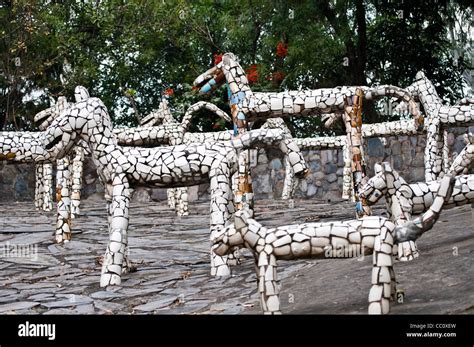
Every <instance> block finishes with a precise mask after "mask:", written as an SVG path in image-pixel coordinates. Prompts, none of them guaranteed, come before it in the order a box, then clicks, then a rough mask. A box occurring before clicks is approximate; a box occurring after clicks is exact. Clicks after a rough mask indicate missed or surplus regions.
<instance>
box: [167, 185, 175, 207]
mask: <svg viewBox="0 0 474 347" xmlns="http://www.w3.org/2000/svg"><path fill="white" fill-rule="evenodd" d="M166 195H167V197H168V206H169V207H170V208H176V188H168V189H167V190H166Z"/></svg>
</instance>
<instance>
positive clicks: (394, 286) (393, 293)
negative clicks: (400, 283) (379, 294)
mask: <svg viewBox="0 0 474 347" xmlns="http://www.w3.org/2000/svg"><path fill="white" fill-rule="evenodd" d="M389 271H390V280H391V283H390V284H391V286H392V288H391V294H390V301H395V300H397V279H396V278H395V271H394V270H393V266H392V267H390V268H389Z"/></svg>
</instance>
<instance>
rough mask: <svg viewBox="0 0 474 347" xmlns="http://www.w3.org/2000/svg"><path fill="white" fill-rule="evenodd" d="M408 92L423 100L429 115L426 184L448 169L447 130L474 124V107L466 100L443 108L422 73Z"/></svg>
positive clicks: (408, 88) (422, 103)
mask: <svg viewBox="0 0 474 347" xmlns="http://www.w3.org/2000/svg"><path fill="white" fill-rule="evenodd" d="M406 90H407V91H408V92H409V93H410V94H411V95H412V96H413V97H414V98H415V99H419V100H420V103H421V105H422V106H423V109H424V111H425V114H426V119H425V127H426V130H427V141H426V148H425V181H426V182H429V181H433V180H436V179H437V178H438V177H439V176H440V174H441V173H442V172H443V171H447V170H448V169H449V158H448V157H449V148H448V144H447V129H446V128H447V127H449V126H451V127H452V126H466V125H471V124H474V104H472V103H470V102H468V101H469V100H466V101H465V102H462V103H461V104H458V105H444V104H443V100H442V99H441V98H440V97H439V95H438V93H437V92H436V89H435V86H434V84H433V83H432V82H431V81H430V80H429V79H428V78H427V77H426V75H425V74H424V72H422V71H419V72H418V73H417V74H416V76H415V82H414V83H413V84H412V85H410V86H408V87H407V88H406Z"/></svg>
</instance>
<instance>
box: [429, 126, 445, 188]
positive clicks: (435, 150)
mask: <svg viewBox="0 0 474 347" xmlns="http://www.w3.org/2000/svg"><path fill="white" fill-rule="evenodd" d="M439 143H442V139H441V135H440V121H439V118H437V117H435V118H431V117H430V118H429V123H428V125H427V131H426V147H425V181H426V182H431V181H436V179H437V178H438V176H439V174H440V173H441V169H442V167H441V166H442V155H441V153H440V148H439Z"/></svg>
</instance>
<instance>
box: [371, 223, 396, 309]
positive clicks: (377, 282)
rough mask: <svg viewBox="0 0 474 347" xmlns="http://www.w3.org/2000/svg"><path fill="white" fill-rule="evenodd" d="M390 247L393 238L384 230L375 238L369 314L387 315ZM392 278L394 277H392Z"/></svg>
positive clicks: (390, 289)
mask: <svg viewBox="0 0 474 347" xmlns="http://www.w3.org/2000/svg"><path fill="white" fill-rule="evenodd" d="M392 245H393V237H392V235H391V233H390V232H388V231H387V229H386V228H383V229H382V231H381V233H380V235H379V236H376V237H375V241H374V253H373V265H374V266H373V268H372V287H371V288H370V293H369V314H387V313H388V312H389V310H390V297H391V295H392V276H391V274H390V271H393V270H392V265H393V264H392ZM393 277H394V276H393Z"/></svg>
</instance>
